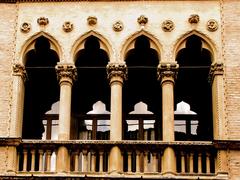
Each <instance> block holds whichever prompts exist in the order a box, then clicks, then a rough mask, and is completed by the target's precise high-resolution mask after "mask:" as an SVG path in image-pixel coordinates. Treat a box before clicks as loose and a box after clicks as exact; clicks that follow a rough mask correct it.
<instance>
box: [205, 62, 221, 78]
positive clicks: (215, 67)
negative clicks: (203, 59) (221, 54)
mask: <svg viewBox="0 0 240 180" xmlns="http://www.w3.org/2000/svg"><path fill="white" fill-rule="evenodd" d="M223 73H224V69H223V63H220V62H216V63H214V64H212V65H211V68H210V71H209V77H208V79H209V82H213V80H214V77H215V76H216V75H223Z"/></svg>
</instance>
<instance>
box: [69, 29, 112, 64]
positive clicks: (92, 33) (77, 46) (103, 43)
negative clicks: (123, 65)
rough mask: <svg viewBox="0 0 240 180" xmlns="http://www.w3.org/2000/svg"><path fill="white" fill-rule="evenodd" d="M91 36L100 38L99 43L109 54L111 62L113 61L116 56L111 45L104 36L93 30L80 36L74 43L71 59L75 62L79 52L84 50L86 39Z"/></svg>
mask: <svg viewBox="0 0 240 180" xmlns="http://www.w3.org/2000/svg"><path fill="white" fill-rule="evenodd" d="M90 36H95V37H97V38H98V40H99V43H100V48H101V49H103V50H104V51H106V52H107V54H108V57H109V59H110V61H112V60H113V57H114V54H113V49H112V46H111V44H110V43H109V41H108V40H107V39H106V38H105V37H104V36H103V35H102V34H100V33H98V32H96V31H93V30H91V31H88V32H86V33H85V34H83V35H82V36H80V37H79V38H78V39H77V40H76V41H75V42H74V44H73V46H72V48H71V57H70V58H71V60H72V61H75V56H76V54H77V53H78V51H79V50H81V49H84V43H85V41H86V39H87V38H88V37H90Z"/></svg>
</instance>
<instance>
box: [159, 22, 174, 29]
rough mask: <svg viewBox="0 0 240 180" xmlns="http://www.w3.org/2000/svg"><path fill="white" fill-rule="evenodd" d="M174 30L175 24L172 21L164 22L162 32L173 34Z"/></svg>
mask: <svg viewBox="0 0 240 180" xmlns="http://www.w3.org/2000/svg"><path fill="white" fill-rule="evenodd" d="M173 29H174V23H173V22H172V21H171V20H166V21H163V23H162V30H163V31H165V32H171V31H172V30H173Z"/></svg>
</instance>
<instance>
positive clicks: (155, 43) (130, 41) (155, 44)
mask: <svg viewBox="0 0 240 180" xmlns="http://www.w3.org/2000/svg"><path fill="white" fill-rule="evenodd" d="M142 35H143V36H146V37H147V38H149V41H150V48H152V49H154V50H156V51H157V53H158V59H159V61H160V60H161V59H162V58H161V55H162V53H161V52H163V49H162V45H161V43H160V42H159V40H158V39H157V38H156V37H155V36H154V35H152V34H150V33H149V32H147V31H145V30H141V31H138V32H136V33H134V34H132V35H130V36H129V37H128V38H127V39H126V40H125V41H124V43H123V45H122V46H121V47H122V48H121V51H120V61H122V62H123V61H124V60H125V58H126V55H127V52H128V51H129V50H131V49H134V43H135V41H136V39H137V37H139V36H142Z"/></svg>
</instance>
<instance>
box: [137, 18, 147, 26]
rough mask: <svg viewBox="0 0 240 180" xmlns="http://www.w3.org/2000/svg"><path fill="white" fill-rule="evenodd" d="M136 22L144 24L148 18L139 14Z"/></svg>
mask: <svg viewBox="0 0 240 180" xmlns="http://www.w3.org/2000/svg"><path fill="white" fill-rule="evenodd" d="M137 22H138V24H140V25H141V26H145V25H146V24H147V23H148V18H147V17H146V16H144V15H141V16H140V17H139V18H138V19H137Z"/></svg>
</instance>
